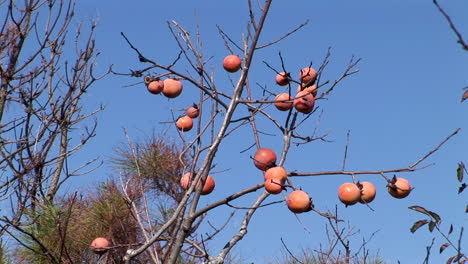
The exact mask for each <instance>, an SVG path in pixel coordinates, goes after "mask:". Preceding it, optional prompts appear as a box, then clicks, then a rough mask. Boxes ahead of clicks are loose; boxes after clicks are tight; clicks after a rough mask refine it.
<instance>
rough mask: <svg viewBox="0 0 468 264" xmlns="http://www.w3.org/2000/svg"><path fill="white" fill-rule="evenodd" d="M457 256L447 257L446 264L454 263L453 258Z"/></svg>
mask: <svg viewBox="0 0 468 264" xmlns="http://www.w3.org/2000/svg"><path fill="white" fill-rule="evenodd" d="M454 258H455V257H450V258H448V259H447V262H445V264H450V263H452V260H453V259H454Z"/></svg>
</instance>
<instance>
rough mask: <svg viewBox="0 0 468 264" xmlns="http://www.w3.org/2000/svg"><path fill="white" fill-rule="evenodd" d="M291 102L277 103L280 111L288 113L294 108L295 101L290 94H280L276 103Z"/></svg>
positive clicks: (276, 105) (276, 98)
mask: <svg viewBox="0 0 468 264" xmlns="http://www.w3.org/2000/svg"><path fill="white" fill-rule="evenodd" d="M283 100H291V101H289V102H286V101H285V102H275V107H276V108H277V109H278V110H280V111H288V110H289V109H291V108H292V107H293V101H292V98H291V96H290V95H289V94H287V93H280V94H278V95H277V96H276V97H275V101H283Z"/></svg>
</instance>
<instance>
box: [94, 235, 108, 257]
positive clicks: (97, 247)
mask: <svg viewBox="0 0 468 264" xmlns="http://www.w3.org/2000/svg"><path fill="white" fill-rule="evenodd" d="M108 247H109V240H107V238H105V237H97V238H95V239H94V240H93V242H91V245H90V248H91V250H92V251H93V252H94V253H96V254H104V253H105V252H106V251H107V250H108V249H109V248H108Z"/></svg>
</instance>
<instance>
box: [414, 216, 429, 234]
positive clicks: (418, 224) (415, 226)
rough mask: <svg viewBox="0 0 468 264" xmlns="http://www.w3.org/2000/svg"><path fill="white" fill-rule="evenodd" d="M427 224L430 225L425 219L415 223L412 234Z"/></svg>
mask: <svg viewBox="0 0 468 264" xmlns="http://www.w3.org/2000/svg"><path fill="white" fill-rule="evenodd" d="M427 223H429V221H427V220H425V219H424V220H419V221H416V222H414V224H413V226H412V227H411V228H410V231H411V233H414V232H416V230H418V229H419V228H420V227H421V226H423V225H425V224H427Z"/></svg>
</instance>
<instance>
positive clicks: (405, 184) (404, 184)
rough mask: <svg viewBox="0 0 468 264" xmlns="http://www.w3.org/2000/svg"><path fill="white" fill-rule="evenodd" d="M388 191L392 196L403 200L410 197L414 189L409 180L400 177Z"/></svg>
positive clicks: (390, 184) (392, 183) (389, 186)
mask: <svg viewBox="0 0 468 264" xmlns="http://www.w3.org/2000/svg"><path fill="white" fill-rule="evenodd" d="M387 190H388V193H389V194H390V195H391V196H393V197H395V198H397V199H402V198H405V197H406V196H408V195H409V194H410V192H411V190H412V189H411V184H410V182H409V181H408V180H407V179H405V178H400V177H398V178H395V179H394V180H393V181H392V182H390V183H389V184H388V185H387Z"/></svg>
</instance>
